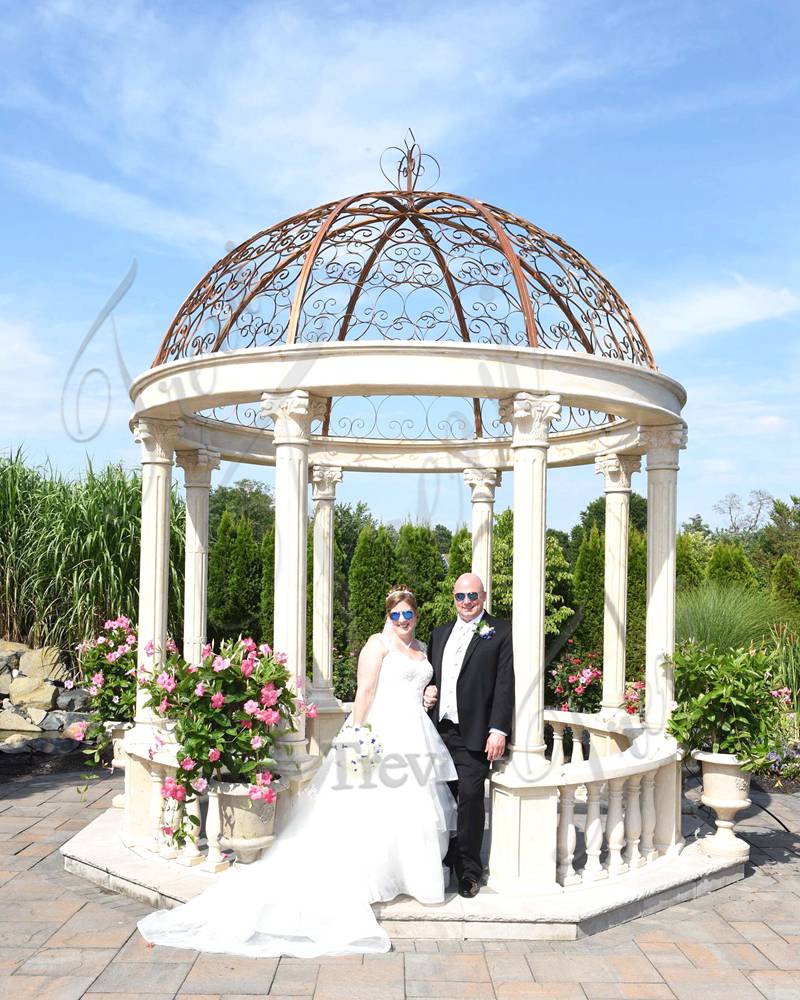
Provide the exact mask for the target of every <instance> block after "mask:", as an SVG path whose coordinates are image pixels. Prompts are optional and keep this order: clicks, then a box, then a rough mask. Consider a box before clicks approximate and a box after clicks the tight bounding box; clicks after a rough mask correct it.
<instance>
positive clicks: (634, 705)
mask: <svg viewBox="0 0 800 1000" xmlns="http://www.w3.org/2000/svg"><path fill="white" fill-rule="evenodd" d="M644 688H645V685H644V681H628V683H627V684H626V685H625V711H626V712H627V713H628V715H636V714H637V713H638V714H639V715H644Z"/></svg>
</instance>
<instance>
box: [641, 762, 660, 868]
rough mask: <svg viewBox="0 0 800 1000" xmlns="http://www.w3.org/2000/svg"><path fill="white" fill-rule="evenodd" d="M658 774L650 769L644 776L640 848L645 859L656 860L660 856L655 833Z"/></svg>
mask: <svg viewBox="0 0 800 1000" xmlns="http://www.w3.org/2000/svg"><path fill="white" fill-rule="evenodd" d="M655 787H656V775H655V771H648V772H647V774H645V775H644V776H643V777H642V839H641V840H640V841H639V849H640V851H641V852H642V857H643V858H644V860H645V861H654V860H655V859H656V858H657V857H658V851H657V850H656V848H655V842H654V840H653V835H654V833H655V829H656V796H655Z"/></svg>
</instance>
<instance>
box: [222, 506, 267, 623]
mask: <svg viewBox="0 0 800 1000" xmlns="http://www.w3.org/2000/svg"><path fill="white" fill-rule="evenodd" d="M260 590H261V556H260V552H259V548H258V546H257V545H256V542H255V539H254V537H253V526H252V525H251V524H250V520H249V518H246V517H240V518H239V520H238V521H237V522H236V537H235V538H234V542H233V552H232V563H231V572H230V586H229V594H228V602H229V607H230V626H229V628H230V632H229V636H230V638H232V639H235V638H236V637H237V636H239V635H243V636H245V635H249V636H253V635H255V634H257V632H258V615H259V604H260Z"/></svg>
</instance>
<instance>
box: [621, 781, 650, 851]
mask: <svg viewBox="0 0 800 1000" xmlns="http://www.w3.org/2000/svg"><path fill="white" fill-rule="evenodd" d="M641 783H642V776H641V774H632V775H631V776H630V778H628V780H627V782H626V784H625V840H626V845H625V861H626V862H627V865H628V868H641V867H642V865H643V864H645V863H646V862H645V859H644V858H643V857H642V855H641V852H640V850H639V838H640V837H641V835H642V812H641V809H640V807H639V786H640V785H641Z"/></svg>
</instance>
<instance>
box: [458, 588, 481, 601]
mask: <svg viewBox="0 0 800 1000" xmlns="http://www.w3.org/2000/svg"><path fill="white" fill-rule="evenodd" d="M453 597H455V599H456V600H457V601H458V603H459V604H460V603H461V602H462V601H464V600H466V599H467V598H469V599H470V600H471V601H477V600H478V591H477V590H470V592H469V593H468V594H462V593H458V594H453Z"/></svg>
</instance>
